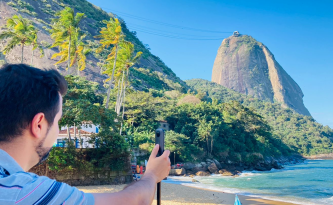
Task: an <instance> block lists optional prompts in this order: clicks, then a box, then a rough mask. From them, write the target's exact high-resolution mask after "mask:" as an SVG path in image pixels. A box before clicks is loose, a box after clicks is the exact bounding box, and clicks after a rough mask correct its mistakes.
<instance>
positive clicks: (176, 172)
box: [169, 168, 186, 176]
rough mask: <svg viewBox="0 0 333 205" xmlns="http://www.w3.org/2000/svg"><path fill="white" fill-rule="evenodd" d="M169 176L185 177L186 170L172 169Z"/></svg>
mask: <svg viewBox="0 0 333 205" xmlns="http://www.w3.org/2000/svg"><path fill="white" fill-rule="evenodd" d="M169 175H175V176H183V175H186V170H185V169H184V168H181V169H170V172H169Z"/></svg>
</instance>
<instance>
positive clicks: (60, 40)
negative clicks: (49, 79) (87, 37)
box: [50, 7, 86, 72]
mask: <svg viewBox="0 0 333 205" xmlns="http://www.w3.org/2000/svg"><path fill="white" fill-rule="evenodd" d="M56 17H58V18H56V19H54V20H53V24H52V29H51V30H50V33H51V38H52V39H53V40H54V43H53V45H52V47H58V49H59V53H56V54H54V55H53V56H52V59H53V58H57V57H60V60H59V61H58V62H57V63H56V64H60V63H63V62H65V61H67V70H68V72H69V71H70V67H71V66H73V64H74V63H75V62H76V60H78V70H79V71H82V70H84V68H85V62H84V61H85V54H86V52H85V51H84V45H82V38H84V36H83V35H82V33H81V29H80V27H79V24H80V22H81V21H82V19H83V18H84V17H85V15H84V14H83V13H76V14H75V13H74V9H71V8H69V7H66V8H65V9H63V10H61V11H60V12H58V13H57V14H56ZM71 59H72V60H71Z"/></svg>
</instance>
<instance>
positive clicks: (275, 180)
mask: <svg viewBox="0 0 333 205" xmlns="http://www.w3.org/2000/svg"><path fill="white" fill-rule="evenodd" d="M195 179H196V180H198V181H199V182H200V183H192V182H191V180H192V179H191V178H189V177H169V179H168V180H167V181H165V182H167V183H177V184H182V185H186V186H192V187H198V188H205V189H211V190H217V191H223V192H227V193H237V194H240V195H247V196H252V197H261V198H265V199H271V200H278V201H285V202H292V203H297V204H331V205H332V204H333V160H306V161H305V163H303V164H298V165H290V166H286V167H285V168H284V169H280V170H274V169H273V170H271V171H267V172H257V171H254V172H243V173H242V174H241V175H240V176H239V177H227V176H220V175H212V176H209V177H195Z"/></svg>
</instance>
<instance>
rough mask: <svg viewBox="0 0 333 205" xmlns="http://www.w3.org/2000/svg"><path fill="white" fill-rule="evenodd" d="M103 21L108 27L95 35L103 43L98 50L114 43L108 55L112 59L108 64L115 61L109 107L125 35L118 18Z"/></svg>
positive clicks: (108, 94) (107, 101)
mask: <svg viewBox="0 0 333 205" xmlns="http://www.w3.org/2000/svg"><path fill="white" fill-rule="evenodd" d="M103 23H105V24H106V27H103V28H102V29H101V31H100V35H97V36H95V38H99V39H100V44H101V46H100V47H99V48H98V49H97V50H96V52H97V53H100V52H102V51H103V50H104V49H105V48H109V47H110V46H111V45H113V48H112V50H111V53H110V54H109V55H108V58H107V61H110V62H109V63H108V64H107V65H111V62H113V68H112V73H111V76H109V77H110V81H109V87H108V91H107V100H106V105H105V107H106V108H109V101H110V94H111V88H112V84H113V79H114V73H115V69H116V63H117V54H118V49H119V44H120V42H121V41H122V40H123V38H124V35H123V33H122V31H121V24H120V22H119V20H118V19H117V18H115V19H113V18H111V19H110V20H109V21H105V20H104V21H103Z"/></svg>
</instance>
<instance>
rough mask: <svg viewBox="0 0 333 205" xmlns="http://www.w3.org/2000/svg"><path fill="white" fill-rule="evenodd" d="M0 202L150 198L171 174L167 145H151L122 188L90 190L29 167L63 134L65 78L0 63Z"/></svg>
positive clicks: (115, 204) (115, 203) (86, 204)
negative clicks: (134, 177)
mask: <svg viewBox="0 0 333 205" xmlns="http://www.w3.org/2000/svg"><path fill="white" fill-rule="evenodd" d="M0 79H1V80H0V109H1V111H0V204H1V205H9V204H16V205H30V204H31V205H32V204H39V205H41V204H66V205H67V204H73V205H74V204H75V205H76V204H80V205H81V204H82V205H91V204H96V205H104V204H112V205H125V204H130V205H136V204H137V205H139V204H140V205H141V204H147V205H148V204H151V203H152V201H153V198H154V195H155V190H156V184H157V183H158V182H160V181H161V180H162V179H164V178H165V177H166V176H168V174H169V170H170V159H169V154H170V152H169V151H165V152H164V153H163V155H162V156H160V157H156V155H157V152H158V149H159V147H158V145H156V146H155V148H154V149H153V151H152V153H151V155H150V158H149V161H148V164H147V170H146V172H145V174H144V175H143V176H142V178H141V180H140V181H138V182H135V183H133V184H131V185H129V186H127V187H126V188H125V189H124V190H122V191H120V192H118V193H109V194H107V193H105V194H90V193H83V192H81V191H79V190H78V189H77V188H75V187H71V186H69V185H67V184H65V183H61V182H57V181H55V180H52V179H50V178H48V177H45V176H38V175H36V174H33V173H29V172H27V171H28V170H30V169H31V168H32V167H33V166H35V165H36V164H38V163H41V162H42V161H44V160H45V159H46V158H47V156H48V154H49V152H50V150H51V148H52V146H53V144H54V142H55V141H56V139H57V136H58V134H59V126H58V122H59V120H60V119H61V116H62V96H63V95H65V94H66V92H67V82H66V80H65V79H64V77H63V76H61V75H60V74H59V72H58V71H56V70H41V69H37V68H34V67H30V66H27V65H24V64H14V65H5V66H3V67H2V68H1V69H0Z"/></svg>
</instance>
